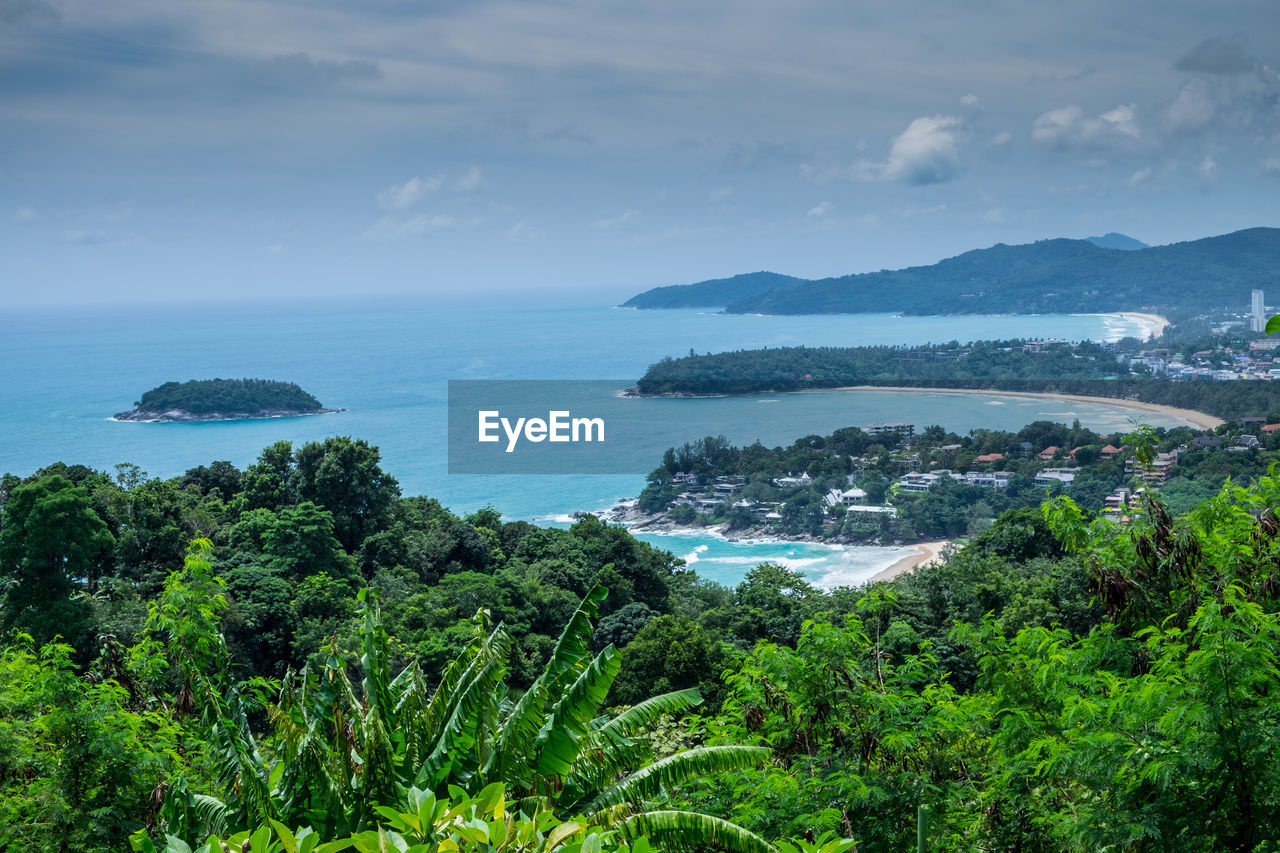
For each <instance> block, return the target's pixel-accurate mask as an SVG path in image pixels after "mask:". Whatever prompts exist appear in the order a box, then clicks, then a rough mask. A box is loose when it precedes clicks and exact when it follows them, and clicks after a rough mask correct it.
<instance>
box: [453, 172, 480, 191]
mask: <svg viewBox="0 0 1280 853" xmlns="http://www.w3.org/2000/svg"><path fill="white" fill-rule="evenodd" d="M483 184H484V177H483V176H482V175H481V174H480V167H479V166H472V167H471V168H470V169H468V170H467V173H466V174H465V175H463V176H462V177H460V178H458V179H457V180H456V181H454V182H453V188H454V189H455V190H457V191H458V192H460V193H469V192H475V191H476V190H478V189H480V187H481V186H482V185H483Z"/></svg>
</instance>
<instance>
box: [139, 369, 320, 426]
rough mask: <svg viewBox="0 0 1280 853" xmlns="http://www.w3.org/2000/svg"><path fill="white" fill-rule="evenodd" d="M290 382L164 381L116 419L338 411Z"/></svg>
mask: <svg viewBox="0 0 1280 853" xmlns="http://www.w3.org/2000/svg"><path fill="white" fill-rule="evenodd" d="M340 411H343V410H342V409H326V408H325V407H324V406H322V405H321V404H320V401H319V400H317V399H316V398H315V397H313V396H312V395H311V394H308V393H307V392H306V391H304V390H302V389H301V388H300V387H298V386H297V385H296V384H294V383H292V382H278V381H275V380H271V379H192V380H189V381H187V382H166V383H164V384H163V385H160V386H159V387H156V388H152V389H151V390H150V391H148V392H147V393H145V394H143V395H142V399H140V400H138V401H137V402H135V403H134V404H133V409H132V410H130V411H127V412H117V413H116V415H115V419H116V420H118V421H146V422H149V423H154V422H163V421H188V422H190V421H233V420H244V419H248V418H291V417H298V416H300V415H320V414H326V413H330V412H340Z"/></svg>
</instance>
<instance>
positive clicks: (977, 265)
mask: <svg viewBox="0 0 1280 853" xmlns="http://www.w3.org/2000/svg"><path fill="white" fill-rule="evenodd" d="M1117 238H1123V239H1117ZM1126 240H1128V241H1130V242H1128V243H1126V242H1125V241H1126ZM1099 243H1106V244H1108V245H1112V246H1117V247H1118V246H1120V245H1125V246H1126V248H1106V247H1104V246H1103V245H1098V244H1099ZM1134 244H1138V241H1134V240H1132V239H1131V238H1125V237H1124V235H1118V234H1109V235H1106V236H1105V237H1102V238H1090V239H1088V240H1069V239H1065V238H1059V239H1051V240H1040V241H1038V242H1035V243H1029V244H1024V245H1017V246H1010V245H1006V244H1004V243H998V244H996V245H994V246H992V247H990V248H987V249H975V250H973V251H970V252H965V253H964V254H961V255H957V256H956V257H953V258H947V259H945V260H942V261H939V262H938V263H936V264H932V265H929V266H919V267H908V268H906V269H901V270H880V271H879V272H869V273H857V274H853V275H845V276H838V277H834V278H824V279H817V280H806V279H792V278H790V277H789V276H782V275H778V274H776V273H752V274H750V275H744V276H735V277H733V278H729V279H714V280H711V281H704V282H698V283H696V284H688V285H679V286H671V287H660V288H654V289H653V290H649V291H646V292H644V293H641V294H639V295H637V296H635V297H632V298H631V299H630V300H628V301H627V302H626V303H624V305H625V306H626V307H633V308H687V307H698V306H705V307H720V306H723V307H724V309H725V311H726V312H727V313H730V314H845V313H847V314H858V313H869V312H879V311H893V312H901V313H904V314H916V315H923V314H996V313H1014V314H1045V313H1067V314H1069V313H1089V312H1106V311H1142V310H1159V311H1186V312H1202V311H1211V310H1215V309H1223V308H1227V309H1238V310H1239V311H1240V312H1243V311H1245V310H1246V308H1247V306H1248V303H1249V291H1250V290H1252V289H1253V288H1262V289H1264V290H1265V289H1268V288H1274V287H1275V286H1276V283H1277V281H1278V280H1280V277H1278V275H1277V269H1280V229H1276V228H1249V229H1246V230H1243V231H1236V232H1234V233H1231V234H1224V235H1221V236H1218V237H1206V238H1204V239H1201V240H1192V241H1189V242H1185V243H1173V244H1170V245H1167V246H1152V247H1148V248H1132V246H1133V245H1134ZM1138 245H1140V244H1138ZM771 283H772V286H767V285H770V284H771Z"/></svg>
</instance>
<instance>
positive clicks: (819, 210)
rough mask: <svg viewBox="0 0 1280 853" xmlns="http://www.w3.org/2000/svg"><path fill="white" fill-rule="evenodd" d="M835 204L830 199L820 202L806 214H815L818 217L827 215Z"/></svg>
mask: <svg viewBox="0 0 1280 853" xmlns="http://www.w3.org/2000/svg"><path fill="white" fill-rule="evenodd" d="M834 206H835V205H833V204H832V203H831V202H829V201H823V202H819V203H818V204H815V205H814V206H813V207H811V208H809V212H808V213H806V214H805V216H813V217H816V218H821V217H823V216H826V215H827V214H828V213H830V212H831V209H832V208H833V207H834Z"/></svg>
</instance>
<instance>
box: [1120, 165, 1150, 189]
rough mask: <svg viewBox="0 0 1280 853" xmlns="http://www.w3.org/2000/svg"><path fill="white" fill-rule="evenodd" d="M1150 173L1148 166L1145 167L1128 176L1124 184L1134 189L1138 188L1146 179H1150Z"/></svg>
mask: <svg viewBox="0 0 1280 853" xmlns="http://www.w3.org/2000/svg"><path fill="white" fill-rule="evenodd" d="M1151 171H1152V170H1151V167H1150V166H1148V167H1146V168H1145V169H1139V170H1138V171H1136V172H1134V173H1133V174H1132V175H1130V176H1129V180H1127V181H1125V183H1126V184H1128V185H1129V186H1131V187H1136V186H1138V184H1141V183H1145V182H1146V181H1147V179H1148V178H1150V177H1151Z"/></svg>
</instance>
